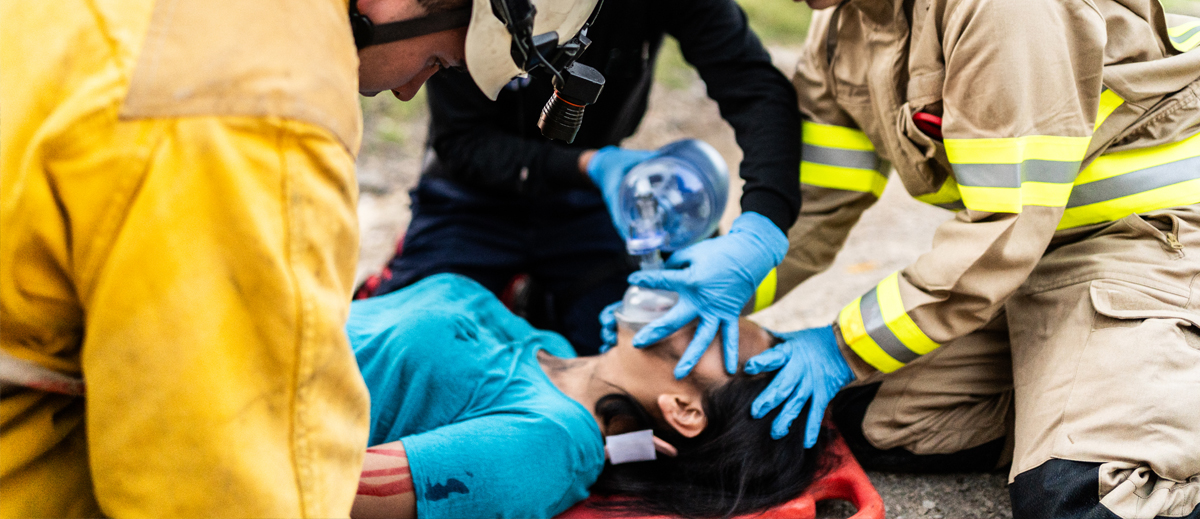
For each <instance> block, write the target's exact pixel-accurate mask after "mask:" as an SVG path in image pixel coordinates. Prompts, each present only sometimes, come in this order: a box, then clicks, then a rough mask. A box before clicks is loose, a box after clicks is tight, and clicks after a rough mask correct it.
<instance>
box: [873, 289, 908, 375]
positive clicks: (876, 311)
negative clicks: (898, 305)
mask: <svg viewBox="0 0 1200 519" xmlns="http://www.w3.org/2000/svg"><path fill="white" fill-rule="evenodd" d="M861 301H862V303H861V304H860V306H859V312H860V313H861V314H862V319H863V327H864V328H866V330H867V335H870V336H871V339H872V340H874V341H875V344H878V345H879V347H880V348H881V349H883V351H884V353H887V354H888V356H889V357H891V358H893V359H896V360H898V361H900V363H902V364H908V363H909V362H912V361H914V360H916V358H917V357H920V355H917V353H916V352H914V351H912V350H910V349H908V348H906V347H905V346H904V343H902V342H900V339H899V338H897V337H896V334H894V333H892V330H891V329H889V328H888V326H887V322H885V320H884V317H883V311H882V310H881V309H880V308H879V288H878V287H876V288H872V289H871V291H870V292H867V293H866V294H864V295H863V296H862V300H861Z"/></svg>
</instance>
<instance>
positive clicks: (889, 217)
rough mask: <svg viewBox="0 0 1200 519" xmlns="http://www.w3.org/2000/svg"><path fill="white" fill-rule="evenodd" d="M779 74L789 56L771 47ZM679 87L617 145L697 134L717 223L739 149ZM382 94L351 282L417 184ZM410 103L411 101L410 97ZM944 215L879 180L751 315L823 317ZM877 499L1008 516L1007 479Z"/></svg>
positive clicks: (692, 88) (657, 97) (662, 94)
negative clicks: (716, 198) (716, 192)
mask: <svg viewBox="0 0 1200 519" xmlns="http://www.w3.org/2000/svg"><path fill="white" fill-rule="evenodd" d="M772 53H773V55H775V56H776V59H777V63H778V64H779V65H780V66H781V68H784V69H785V70H786V69H787V68H789V66H788V65H789V62H794V60H795V54H794V52H789V50H788V49H772ZM693 79H694V80H693V81H691V82H690V83H688V84H687V85H686V86H684V87H682V88H675V89H668V88H666V87H664V86H662V85H656V86H655V89H654V91H653V92H652V94H651V102H650V106H651V109H650V112H649V113H648V114H647V116H646V118H645V120H644V121H643V123H642V125H641V127H640V128H639V130H638V132H637V134H636V135H634V136H633V137H631V138H630V139H628V140H627V141H626V142H625V143H624V145H625V146H627V147H633V148H644V149H650V148H655V147H658V146H661V145H663V144H666V143H668V142H671V141H674V140H677V139H681V138H686V137H694V138H699V139H703V140H705V141H707V142H709V143H710V144H712V145H713V146H714V147H716V148H717V150H718V151H720V152H721V154H722V155H723V156H724V157H725V159H726V161H727V162H728V163H729V164H730V165H731V167H730V169H731V183H730V187H731V189H730V191H731V194H730V195H731V196H730V198H731V200H730V206H729V207H728V209H727V211H726V214H725V218H724V220H723V223H722V228H723V229H728V226H729V224H730V222H732V220H733V218H735V217H736V216H737V214H738V209H737V207H738V205H737V199H738V197H739V196H740V191H741V189H740V188H741V181H740V179H738V177H737V176H736V170H737V168H736V165H737V164H738V162H739V161H740V160H741V151H740V149H739V148H738V146H737V144H736V142H735V141H734V138H733V131H732V129H731V128H729V126H728V125H727V124H725V122H724V121H722V120H721V119H720V116H719V114H718V111H717V107H716V104H715V103H713V102H712V101H710V100H709V99H708V98H707V97H706V96H705V93H704V85H703V83H701V82H700V81H699V80H698V78H693ZM396 102H397V101H395V99H392V98H391V97H390V96H387V98H386V99H384V98H383V96H381V97H380V98H379V99H372V100H368V101H366V102H365V103H364V112H365V117H366V125H365V130H366V131H365V136H364V146H363V151H362V153H361V155H360V157H359V162H358V166H359V186H360V191H361V194H360V199H359V205H358V212H359V227H360V230H361V232H362V242H361V255H360V260H359V267H358V279H359V280H362V279H364V278H365V277H366V276H368V275H370V274H373V273H375V272H378V271H379V269H380V268H381V267H382V265H383V264H384V263H385V262H386V261H387V259H388V258H389V257H390V256H391V254H392V251H393V248H394V247H395V243H396V240H397V239H398V237H399V236H400V235H401V234H402V233H403V232H404V228H405V226H407V225H408V220H409V209H408V193H407V191H408V189H410V188H411V187H412V186H413V185H414V184H415V182H416V179H417V175H418V173H419V167H420V159H421V156H422V150H421V148H422V146H423V143H424V134H425V124H426V123H427V115H426V113H425V112H424V111H423V110H421V109H419V108H415V109H410V110H406V112H407V113H406V114H405V119H406V120H405V121H403V122H397V120H396V118H395V117H388V116H387V114H389V113H391V112H390V110H391V109H390V108H389V103H396ZM418 102H419V101H418ZM949 214H950V213H948V212H946V211H943V210H941V209H938V208H935V207H932V206H928V205H925V204H922V203H919V202H916V201H914V200H912V199H911V198H909V197H908V196H907V195H906V194H905V193H904V192H903V189H902V187H901V186H900V185H899V183H898V182H894V183H893V185H890V186H888V189H887V190H886V191H885V192H884V194H883V197H882V198H881V199H880V201H879V202H878V203H877V204H875V206H874V207H872V208H871V209H869V210H868V211H867V212H866V213H865V214H864V215H863V217H862V220H861V221H860V223H859V224H858V225H857V226H856V227H855V229H854V230H853V232H852V233H851V234H850V237H849V240H848V242H847V244H846V247H845V248H844V249H843V250H842V252H841V253H840V254H839V255H838V257H837V259H836V261H835V262H834V264H833V265H832V266H831V267H830V268H829V270H827V271H826V272H824V273H822V274H820V275H818V276H815V277H813V278H812V279H810V280H809V281H807V282H806V283H804V284H803V285H801V286H800V287H798V288H797V289H796V290H794V291H793V292H792V293H791V294H789V295H788V296H787V297H786V298H784V299H783V300H782V301H780V302H779V303H777V304H775V305H774V306H773V307H771V308H770V309H768V310H765V311H763V312H760V313H758V314H756V315H754V316H753V319H754V320H756V321H758V322H759V323H761V324H763V325H764V326H767V327H769V328H772V329H775V330H779V331H788V330H795V329H800V328H805V327H809V326H815V325H821V324H825V323H828V322H831V321H832V320H833V318H834V317H835V316H836V314H837V311H838V310H839V309H840V308H841V307H842V305H844V304H846V303H847V302H849V301H851V300H853V299H854V298H855V297H857V296H858V295H861V294H862V293H864V292H866V291H867V290H869V289H870V288H871V287H872V286H873V285H874V284H875V283H877V282H878V281H879V280H880V279H882V278H883V277H884V276H886V275H888V274H890V273H891V272H893V271H895V270H897V269H899V268H901V267H903V266H904V265H906V264H908V263H909V262H911V261H912V260H913V259H914V258H916V257H917V255H919V254H920V253H922V252H924V251H925V250H927V249H928V248H929V244H930V241H931V239H932V237H933V232H934V229H935V227H936V226H937V225H938V223H939V222H941V221H942V220H944V219H946V218H947V217H948V216H949ZM868 476H869V477H870V478H871V481H872V482H873V483H874V485H875V487H876V488H877V489H878V490H879V493H880V494H881V495H882V496H883V499H884V503H885V504H886V506H887V515H888V517H897V518H904V517H930V518H979V519H982V518H1008V517H1011V516H1012V514H1011V512H1010V510H1009V500H1008V492H1007V490H1006V488H1005V479H1006V477H1005V476H1006V475H1005V474H1002V473H995V474H948V475H936V476H930V475H919V476H918V475H906V474H884V473H873V472H872V473H868ZM818 511H819V517H849V516H850V515H851V514H852V513H853V507H851V506H850V505H848V504H844V503H827V504H824V505H823V506H821V507H820V508H819V510H818Z"/></svg>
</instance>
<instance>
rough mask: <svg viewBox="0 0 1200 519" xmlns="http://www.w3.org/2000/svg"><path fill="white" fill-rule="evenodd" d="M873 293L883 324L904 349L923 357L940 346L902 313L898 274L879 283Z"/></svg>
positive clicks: (902, 306) (904, 312) (902, 305)
mask: <svg viewBox="0 0 1200 519" xmlns="http://www.w3.org/2000/svg"><path fill="white" fill-rule="evenodd" d="M875 293H876V297H877V298H878V299H879V312H880V313H881V314H883V322H884V323H885V324H887V327H888V329H889V330H891V331H892V334H894V335H895V336H896V338H897V339H900V342H902V343H904V346H905V347H906V348H908V349H910V350H912V351H913V353H916V354H918V355H924V354H926V353H929V352H931V351H933V350H936V349H938V347H939V346H941V344H938V343H936V342H934V341H933V339H930V338H929V336H928V335H925V332H923V331H921V328H920V327H919V326H917V323H915V322H913V320H912V317H909V316H908V312H906V311H904V301H902V300H901V299H900V275H899V272H893V273H892V275H890V276H888V277H886V278H884V280H883V281H880V282H879V284H878V285H876V286H875Z"/></svg>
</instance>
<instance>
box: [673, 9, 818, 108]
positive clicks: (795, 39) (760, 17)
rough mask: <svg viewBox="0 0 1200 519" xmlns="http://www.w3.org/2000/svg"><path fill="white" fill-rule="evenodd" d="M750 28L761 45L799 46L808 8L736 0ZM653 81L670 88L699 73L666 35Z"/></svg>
mask: <svg viewBox="0 0 1200 519" xmlns="http://www.w3.org/2000/svg"><path fill="white" fill-rule="evenodd" d="M737 3H738V5H741V6H742V10H744V11H746V17H747V18H748V19H749V20H750V28H751V29H753V30H754V32H755V33H756V34H758V37H759V39H761V40H762V42H763V45H765V46H766V47H767V48H768V49H770V48H771V47H799V46H800V45H801V44H802V43H803V42H804V37H805V35H807V34H808V23H809V21H810V20H811V19H812V10H811V9H809V8H808V6H807V5H805V4H804V2H793V1H792V0H737ZM654 79H655V82H657V83H658V84H660V85H662V86H664V87H666V88H667V89H670V90H682V89H685V88H688V87H689V86H691V85H694V84H696V80H697V79H699V75H697V74H696V71H695V69H693V68H692V67H691V65H688V64H687V61H684V59H683V55H682V54H681V53H680V52H679V42H677V41H675V39H674V38H671V37H669V36H668V37H667V39H666V41H665V42H663V46H662V51H661V52H659V55H658V63H657V64H656V65H655V77H654Z"/></svg>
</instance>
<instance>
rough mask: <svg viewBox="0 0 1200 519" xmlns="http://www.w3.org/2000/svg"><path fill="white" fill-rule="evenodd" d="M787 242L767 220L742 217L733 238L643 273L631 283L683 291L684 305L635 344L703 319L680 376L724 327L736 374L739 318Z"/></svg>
mask: <svg viewBox="0 0 1200 519" xmlns="http://www.w3.org/2000/svg"><path fill="white" fill-rule="evenodd" d="M787 250H788V240H787V236H784V234H783V231H781V230H779V227H776V226H775V224H774V223H771V220H769V219H767V217H765V216H763V215H761V214H758V213H755V212H746V213H742V215H741V216H739V217H738V218H737V220H734V221H733V227H732V228H731V229H729V234H726V235H725V236H720V237H717V238H710V239H707V240H704V241H702V242H700V243H696V244H694V245H690V246H688V247H686V248H684V249H682V250H680V251H678V252H676V253H674V254H672V255H671V258H670V259H669V260H667V262H666V264H665V266H666V268H665V269H663V270H649V271H647V270H642V271H638V272H634V273H633V274H630V275H629V283H631V284H634V285H638V286H642V287H647V288H658V289H662V290H672V291H674V292H678V293H679V303H677V304H676V305H675V307H673V308H671V310H670V311H669V312H667V314H666V315H664V316H662V317H659V318H658V319H655V320H654V322H651V323H650V324H648V325H646V326H645V327H644V328H642V329H641V330H639V331H638V333H637V335H634V336H633V345H634V346H636V347H638V348H642V347H645V346H648V345H650V344H654V343H655V342H658V341H660V340H662V339H663V338H665V337H666V336H668V335H671V334H672V333H674V332H675V330H678V329H680V328H682V327H683V326H684V325H686V324H688V323H690V322H692V320H693V319H696V318H697V317H699V318H700V326H699V327H697V328H696V335H695V336H694V337H692V342H691V343H689V344H688V347H687V350H686V351H685V352H684V353H683V356H682V357H680V359H679V364H676V365H675V378H683V377H686V376H687V374H688V373H690V372H691V371H692V368H693V367H695V366H696V363H697V362H699V361H700V357H701V356H703V355H704V350H706V349H708V345H709V343H711V342H712V340H713V337H715V336H716V335H717V332H718V331H719V330H720V329H721V328H722V327H724V329H725V335H724V346H725V348H724V350H725V370H726V371H728V372H729V373H730V374H733V373H736V372H737V365H738V316H739V315H740V314H741V311H742V307H744V306H745V305H746V302H747V301H749V300H750V297H751V296H753V295H754V291H755V289H757V288H758V284H759V283H761V282H762V280H763V278H765V277H766V276H767V274H768V273H769V272H771V269H773V268H775V266H776V265H778V264H779V262H781V261H783V256H784V254H787Z"/></svg>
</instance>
